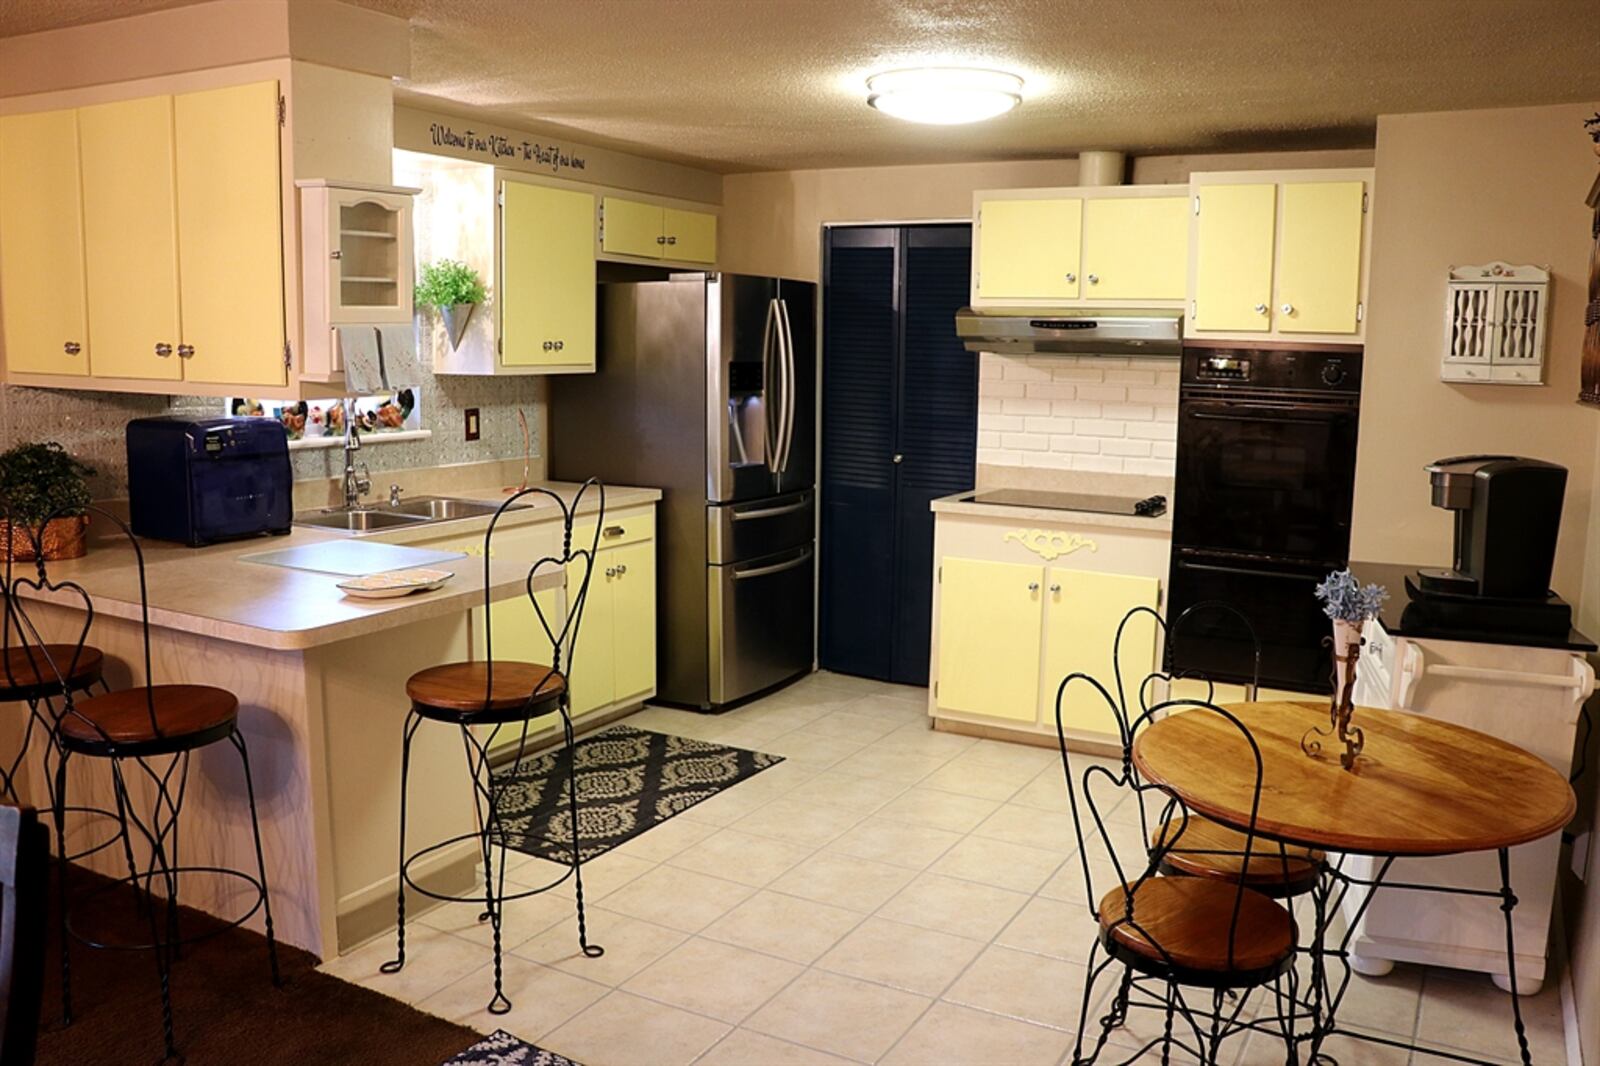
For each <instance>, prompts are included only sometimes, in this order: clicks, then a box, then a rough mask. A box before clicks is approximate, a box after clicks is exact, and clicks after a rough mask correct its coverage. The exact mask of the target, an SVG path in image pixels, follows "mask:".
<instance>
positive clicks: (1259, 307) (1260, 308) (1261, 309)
mask: <svg viewBox="0 0 1600 1066" xmlns="http://www.w3.org/2000/svg"><path fill="white" fill-rule="evenodd" d="M1266 313H1267V305H1266V304H1256V314H1258V315H1264V314H1266Z"/></svg>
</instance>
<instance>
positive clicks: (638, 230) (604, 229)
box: [600, 196, 667, 259]
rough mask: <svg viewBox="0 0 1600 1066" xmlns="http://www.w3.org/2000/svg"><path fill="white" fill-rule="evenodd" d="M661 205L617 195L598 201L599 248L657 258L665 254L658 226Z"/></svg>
mask: <svg viewBox="0 0 1600 1066" xmlns="http://www.w3.org/2000/svg"><path fill="white" fill-rule="evenodd" d="M664 214H665V209H664V208H662V206H661V205H660V204H646V203H641V202H640V201H638V200H627V199H624V198H622V197H620V196H607V197H605V198H604V199H602V200H601V201H600V227H601V228H600V250H601V251H603V252H609V253H611V254H613V255H638V256H645V257H647V258H650V259H660V258H661V257H662V256H663V255H664V254H666V246H667V236H666V231H665V230H664V229H663V228H662V225H663V219H664Z"/></svg>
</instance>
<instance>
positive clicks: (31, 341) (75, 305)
mask: <svg viewBox="0 0 1600 1066" xmlns="http://www.w3.org/2000/svg"><path fill="white" fill-rule="evenodd" d="M82 203H83V201H82V197H81V195H80V193H79V187H78V116H77V112H75V111H71V110H64V111H46V112H42V113H39V114H33V115H7V116H4V117H0V300H3V306H0V325H3V326H4V344H5V362H6V366H7V367H8V368H9V369H11V370H14V371H21V372H24V373H30V374H69V375H75V376H82V375H86V374H88V373H89V360H90V357H91V355H92V354H93V353H92V352H91V346H90V344H89V322H88V307H87V303H86V299H85V295H84V277H83V214H82Z"/></svg>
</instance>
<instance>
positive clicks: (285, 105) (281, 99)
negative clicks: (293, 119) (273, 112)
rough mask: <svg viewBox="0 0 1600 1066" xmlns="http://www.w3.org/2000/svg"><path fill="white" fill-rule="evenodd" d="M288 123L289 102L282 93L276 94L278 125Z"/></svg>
mask: <svg viewBox="0 0 1600 1066" xmlns="http://www.w3.org/2000/svg"><path fill="white" fill-rule="evenodd" d="M288 121H289V100H288V98H287V97H285V96H284V95H283V94H282V93H280V94H278V125H280V126H283V125H286V124H287V123H288Z"/></svg>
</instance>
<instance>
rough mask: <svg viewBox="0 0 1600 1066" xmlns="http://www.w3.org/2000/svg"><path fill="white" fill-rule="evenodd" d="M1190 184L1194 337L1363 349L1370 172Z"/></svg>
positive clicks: (1189, 325)
mask: <svg viewBox="0 0 1600 1066" xmlns="http://www.w3.org/2000/svg"><path fill="white" fill-rule="evenodd" d="M1192 180H1193V189H1194V197H1195V204H1196V214H1195V216H1194V220H1193V230H1192V232H1193V237H1192V240H1193V245H1194V246H1193V248H1192V249H1191V250H1190V257H1189V258H1190V274H1189V298H1190V301H1191V303H1190V307H1189V319H1188V321H1187V322H1186V323H1185V331H1186V332H1187V333H1189V334H1191V335H1198V336H1220V337H1229V336H1236V337H1239V338H1240V339H1247V338H1251V337H1263V336H1264V337H1282V338H1283V339H1284V340H1291V339H1292V340H1296V341H1307V340H1313V341H1325V342H1344V343H1348V342H1350V341H1359V340H1360V339H1361V336H1362V334H1363V333H1364V331H1365V324H1364V319H1365V317H1366V316H1365V313H1364V311H1365V308H1364V304H1365V300H1366V294H1365V289H1366V274H1367V270H1366V263H1367V256H1368V247H1369V244H1370V240H1369V237H1370V234H1369V226H1370V221H1371V216H1370V214H1369V209H1370V207H1371V202H1370V201H1371V192H1372V171H1371V170H1364V169H1342V170H1322V171H1317V170H1297V171H1277V172H1269V171H1262V172H1249V173H1233V174H1196V175H1194V176H1193V179H1192Z"/></svg>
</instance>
